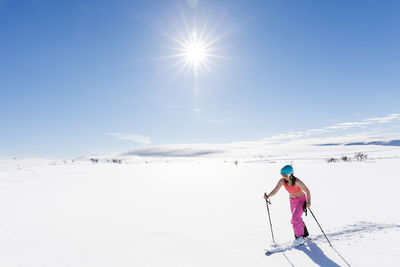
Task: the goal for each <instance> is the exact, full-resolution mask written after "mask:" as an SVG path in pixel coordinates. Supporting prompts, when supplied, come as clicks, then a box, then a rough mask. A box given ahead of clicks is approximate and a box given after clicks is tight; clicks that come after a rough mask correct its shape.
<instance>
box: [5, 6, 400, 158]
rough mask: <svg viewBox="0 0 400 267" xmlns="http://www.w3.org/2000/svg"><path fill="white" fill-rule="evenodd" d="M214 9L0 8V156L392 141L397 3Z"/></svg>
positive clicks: (399, 24) (398, 98) (398, 53)
mask: <svg viewBox="0 0 400 267" xmlns="http://www.w3.org/2000/svg"><path fill="white" fill-rule="evenodd" d="M215 2H216V1H202V0H199V1H195V0H190V1H118V0H115V1H89V0H79V1H74V0H71V1H46V0H42V1H32V0H31V1H29V0H18V1H11V0H0V38H1V39H0V114H1V117H0V118H1V125H2V127H1V131H0V147H1V151H0V156H4V157H9V156H12V157H59V158H71V157H76V156H79V155H84V154H89V153H93V152H106V151H126V150H129V149H132V148H135V147H142V146H151V145H160V144H184V143H229V142H238V141H249V140H269V139H270V138H272V139H276V138H278V139H279V138H281V137H284V138H287V137H289V138H298V137H299V136H308V134H307V133H309V130H312V129H319V130H322V129H324V131H320V132H318V135H319V136H325V135H330V136H338V135H345V134H357V133H360V132H362V133H367V134H368V133H371V135H374V136H378V137H379V136H382V138H383V137H385V136H388V135H389V134H392V136H396V134H399V133H400V128H399V126H400V123H399V121H400V120H399V119H400V115H398V113H400V111H399V104H400V90H399V85H400V75H399V70H400V17H399V16H398V14H399V13H400V2H399V1H316V0H315V1H312V0H310V1H289V0H288V1H285V0H282V1H275V0H270V1H268V0H267V1H234V0H233V1H232V0H230V1H217V2H218V3H215ZM194 21H196V25H197V26H198V27H200V26H201V25H203V26H204V25H205V22H206V21H208V24H207V25H208V26H207V27H205V32H206V33H212V34H210V36H211V37H210V38H214V39H217V38H218V37H221V38H219V39H217V40H216V42H215V43H214V44H213V48H215V49H216V50H215V51H214V53H215V55H217V56H221V57H223V58H212V59H210V60H211V61H212V64H211V65H210V70H204V72H203V75H202V76H201V77H200V78H197V79H194V78H193V73H192V72H191V69H186V70H185V71H183V72H181V73H180V74H179V75H177V76H176V74H177V73H178V70H179V67H180V65H177V61H178V59H176V58H164V57H166V56H169V55H171V54H173V53H174V51H173V47H176V46H177V43H176V42H174V41H173V40H172V39H171V36H175V37H176V38H178V36H179V35H178V32H182V33H184V32H185V31H184V29H185V28H184V24H185V22H186V23H187V24H188V27H189V28H192V27H194V25H195V23H194ZM178 39H179V38H178ZM171 47H172V48H171ZM329 127H331V128H329ZM327 129H328V130H327ZM296 133H297V135H296ZM304 133H306V134H304ZM361 141H362V140H361Z"/></svg>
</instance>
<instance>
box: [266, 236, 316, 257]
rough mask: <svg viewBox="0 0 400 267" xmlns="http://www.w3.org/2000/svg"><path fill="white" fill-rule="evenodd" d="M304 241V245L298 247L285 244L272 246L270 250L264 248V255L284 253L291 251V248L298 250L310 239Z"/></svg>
mask: <svg viewBox="0 0 400 267" xmlns="http://www.w3.org/2000/svg"><path fill="white" fill-rule="evenodd" d="M304 241H305V242H304V244H301V245H299V246H293V245H287V244H286V245H285V244H283V245H279V244H276V243H275V244H272V245H271V247H270V248H264V251H265V255H271V254H274V253H279V252H285V251H288V250H291V249H293V248H298V247H301V246H304V245H307V243H308V242H310V241H311V239H310V238H305V239H304Z"/></svg>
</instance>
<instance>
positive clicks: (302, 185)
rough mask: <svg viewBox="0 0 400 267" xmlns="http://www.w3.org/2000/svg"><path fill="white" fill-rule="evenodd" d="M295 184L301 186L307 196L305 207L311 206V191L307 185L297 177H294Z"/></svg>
mask: <svg viewBox="0 0 400 267" xmlns="http://www.w3.org/2000/svg"><path fill="white" fill-rule="evenodd" d="M296 185H297V186H298V187H300V188H301V190H303V191H304V192H305V193H306V196H307V208H309V207H310V206H311V193H310V190H308V187H307V186H306V185H305V184H304V183H303V182H302V181H301V180H300V179H299V178H297V179H296Z"/></svg>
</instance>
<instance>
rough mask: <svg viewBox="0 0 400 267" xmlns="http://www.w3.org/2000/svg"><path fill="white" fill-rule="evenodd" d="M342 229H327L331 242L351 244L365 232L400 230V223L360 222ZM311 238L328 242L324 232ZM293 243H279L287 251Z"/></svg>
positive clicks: (317, 241)
mask: <svg viewBox="0 0 400 267" xmlns="http://www.w3.org/2000/svg"><path fill="white" fill-rule="evenodd" d="M342 229H343V230H337V231H332V230H331V231H327V233H326V236H327V237H328V239H329V241H331V243H334V242H335V241H341V240H344V239H346V240H347V241H348V244H351V242H355V241H356V240H355V238H359V239H361V238H364V237H365V234H371V233H375V232H380V231H383V232H384V233H387V231H392V230H394V231H400V224H384V223H381V224H379V223H373V222H359V223H355V224H351V225H347V226H344V227H343V228H342ZM310 238H311V242H313V243H316V244H320V243H328V241H327V240H326V238H325V236H324V235H323V234H320V235H311V236H310ZM292 243H293V241H289V242H284V243H278V245H279V246H281V247H287V249H285V251H286V250H290V249H293V247H290V246H291V244H292ZM332 245H334V244H332Z"/></svg>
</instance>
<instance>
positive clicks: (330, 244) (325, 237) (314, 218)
mask: <svg viewBox="0 0 400 267" xmlns="http://www.w3.org/2000/svg"><path fill="white" fill-rule="evenodd" d="M308 209H309V210H310V212H311V215H312V216H313V217H314V219H315V221H316V222H317V224H318V226H319V228H320V229H321V231H322V233H323V234H324V236H325V238H326V240H328V243H329V246H331V247H332V244H331V242H329V239H328V237H327V236H326V234H325V232H324V230H322V227H321V225H319V222H318V221H317V218H315V216H314V213H313V212H312V210H311V209H310V208H308Z"/></svg>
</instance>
